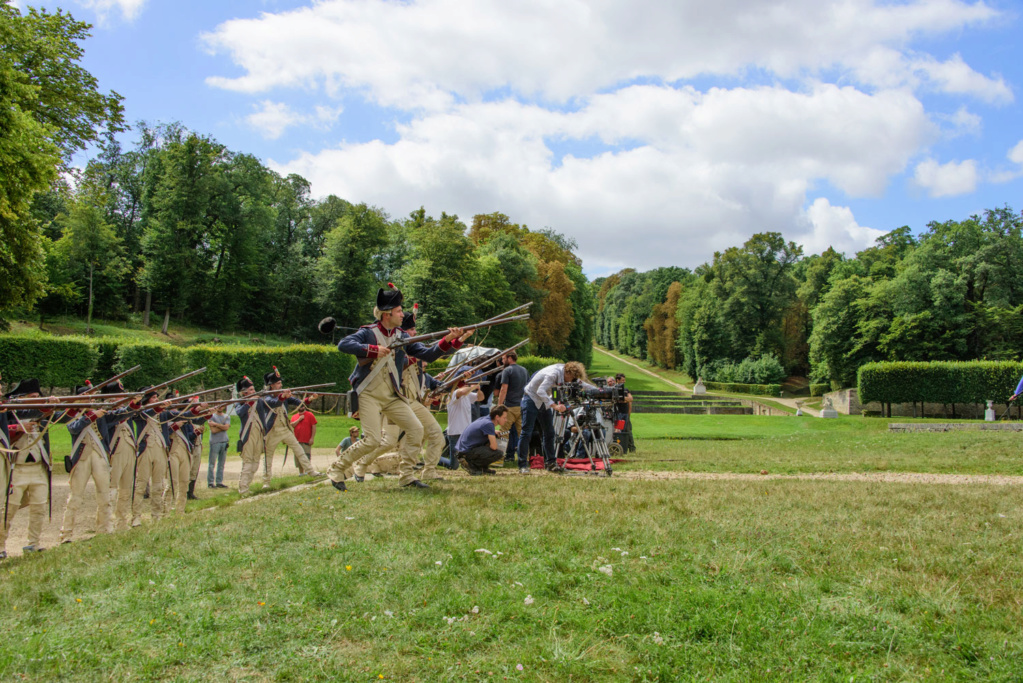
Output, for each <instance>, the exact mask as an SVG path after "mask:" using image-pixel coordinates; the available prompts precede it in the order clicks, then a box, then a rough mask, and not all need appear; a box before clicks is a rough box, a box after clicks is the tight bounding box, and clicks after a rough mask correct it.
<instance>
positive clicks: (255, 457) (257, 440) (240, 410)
mask: <svg viewBox="0 0 1023 683" xmlns="http://www.w3.org/2000/svg"><path fill="white" fill-rule="evenodd" d="M235 389H236V391H237V393H238V395H239V396H241V397H243V398H244V397H250V396H251V397H252V400H251V401H242V402H240V403H238V404H236V405H235V408H234V412H235V415H237V416H238V417H239V419H240V420H241V422H242V427H241V431H240V432H239V433H238V444H237V448H238V454H239V455H240V456H241V459H242V471H241V474H240V475H239V477H238V493H240V494H241V495H242V496H247V495H249V494H250V493H251V492H252V479H253V477H254V476H255V475H256V471H257V470H258V469H259V457H260V456H261V455H263V423H262V422H260V420H259V415H258V414H257V412H256V396H255V394H256V387H255V386H254V385H253V384H252V380H251V379H249V378H248V377H242V378H241V379H240V380H238V382H237V383H236V384H235Z"/></svg>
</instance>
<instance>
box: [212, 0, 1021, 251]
mask: <svg viewBox="0 0 1023 683" xmlns="http://www.w3.org/2000/svg"><path fill="white" fill-rule="evenodd" d="M998 16H999V15H998V13H997V12H996V10H994V9H993V8H991V7H990V6H988V5H987V4H986V3H984V2H969V1H964V0H909V1H908V2H902V3H899V4H892V3H888V2H881V1H880V0H774V1H771V2H768V1H765V0H725V1H722V2H717V3H705V2H702V1H701V0H687V1H675V2H663V1H662V0H639V1H635V0H634V1H631V2H625V1H623V0H594V1H593V2H589V3H582V2H562V3H550V2H547V1H541V0H522V1H521V2H512V3H509V2H506V1H503V0H478V1H477V2H472V3H465V2H460V1H458V0H410V1H408V2H383V1H379V0H317V1H316V2H314V3H313V4H312V5H311V6H310V7H306V8H302V9H297V10H293V11H287V12H280V13H263V14H261V15H260V16H259V17H257V18H252V19H237V20H232V21H228V22H225V23H224V24H221V25H220V26H218V27H217V28H216V29H215V30H214V31H212V32H210V33H208V34H205V35H204V36H203V41H204V42H205V44H206V46H207V47H208V49H209V50H210V51H211V52H214V53H223V54H227V55H229V57H230V59H231V60H232V61H233V62H234V64H236V65H237V66H238V67H240V69H241V75H239V76H234V77H227V76H211V77H210V78H209V79H208V83H210V84H211V85H212V86H214V87H218V88H225V89H230V90H233V91H237V92H242V93H251V94H253V95H258V94H261V93H267V92H270V91H280V90H282V89H289V88H290V89H301V90H303V91H305V92H313V93H316V92H320V91H322V93H323V95H324V97H325V98H326V101H328V102H329V101H333V100H336V98H339V97H341V96H342V95H343V96H344V97H346V98H352V99H363V100H365V101H367V102H371V103H373V104H375V105H380V106H383V107H387V108H392V109H397V110H400V111H404V112H406V113H407V116H405V117H396V118H405V119H407V120H408V123H405V124H402V125H399V126H398V127H397V133H398V139H397V140H396V141H395V142H393V143H385V142H383V141H380V140H371V141H363V142H345V143H342V144H339V145H338V146H336V147H333V148H329V149H323V150H313V151H306V152H303V153H301V154H300V155H299V156H298V157H297V158H295V159H292V160H290V161H287V160H283V161H281V162H279V163H278V164H277V166H278V168H280V169H281V170H283V171H288V172H296V173H301V174H302V175H304V176H305V177H307V178H308V179H309V180H310V181H311V182H312V184H313V188H314V190H315V191H316V192H317V193H319V194H326V193H335V194H338V195H340V196H343V197H345V198H347V199H351V200H355V201H366V202H369V203H372V204H375V205H378V206H382V207H385V208H386V209H388V210H389V211H391V212H392V213H393V214H395V215H402V214H404V213H405V212H407V211H410V210H412V209H415V208H417V207H418V206H420V205H426V207H427V209H428V210H429V211H431V212H433V213H439V212H440V211H441V210H446V211H449V212H450V211H456V212H458V213H459V214H460V215H461V216H462V217H463V218H465V219H468V218H469V217H470V216H471V215H472V214H474V213H479V212H491V211H502V212H504V213H507V214H508V215H510V216H511V217H512V219H513V220H516V221H519V222H525V223H528V224H529V225H531V226H532V227H537V228H538V227H543V226H545V225H549V226H551V227H554V228H556V229H558V230H560V231H562V232H565V233H567V234H569V235H571V236H573V237H575V238H576V239H577V240H578V241H579V243H580V251H581V255H582V256H583V258H584V259H585V260H586V261H587V263H588V265H590V266H591V267H592V266H597V267H611V268H614V267H620V266H622V265H631V266H635V267H640V268H643V267H650V266H656V265H668V264H676V265H687V266H694V265H697V264H699V263H701V262H703V261H705V260H707V259H708V258H709V256H710V254H711V253H712V252H713V251H714V250H715V249H721V248H724V247H727V246H731V245H735V244H740V243H741V242H742V241H744V240H745V239H747V238H748V237H749V236H750V235H751V234H753V233H754V232H762V231H766V230H776V231H780V232H783V233H784V234H785V235H786V236H787V237H788V238H790V239H794V240H797V241H800V242H802V243H804V244H805V245H806V246H807V249H808V251H821V250H823V249H825V248H827V246H829V245H834V246H835V247H836V248H839V249H841V250H843V251H855V250H857V249H862V248H863V247H865V246H867V245H869V244H870V243H871V242H873V240H874V239H875V238H876V237H877V235H879V234H881V233H880V231H878V230H872V229H871V228H866V227H862V226H859V225H858V224H857V223H856V220H855V218H854V217H853V215H852V212H851V211H850V210H849V209H848V208H847V207H843V206H835V205H832V201H831V200H830V199H826V198H823V197H816V196H815V195H818V194H820V193H821V192H823V191H824V190H825V189H826V188H825V187H824V186H823V185H824V182H826V183H827V184H829V185H830V186H832V187H834V188H838V189H839V190H841V191H842V192H844V193H846V194H847V195H849V196H854V197H862V196H877V195H880V194H881V193H883V192H884V190H885V187H886V185H887V183H888V181H889V179H890V178H891V177H892V176H893V175H895V174H898V173H901V172H903V171H904V170H905V169H906V168H907V167H909V166H910V165H911V164H912V163H913V162H914V160H915V158H917V157H918V155H919V154H920V153H921V151H922V150H923V149H925V148H926V146H927V145H928V144H930V143H931V142H932V141H934V140H936V139H937V137H938V135H939V130H938V128H937V126H936V125H935V124H934V123H933V122H932V120H931V117H929V116H928V115H927V113H926V112H925V111H924V107H923V105H922V104H921V102H920V100H919V99H918V97H917V94H916V93H917V91H920V90H924V91H928V92H934V91H937V92H942V93H947V94H948V95H950V96H952V97H960V98H970V99H975V100H979V101H981V102H984V103H994V104H999V103H1005V102H1010V101H1012V100H1013V93H1012V91H1011V89H1010V88H1009V87H1008V85H1007V84H1006V83H1005V82H1004V80H1003V79H1002V78H1001V77H1000V76H998V75H996V74H995V75H985V74H981V73H979V72H977V71H975V70H974V69H973V68H972V67H970V66H969V65H968V64H966V63H965V62H964V61H963V59H962V58H961V57H960V56H959V55H954V56H952V57H951V58H947V59H938V58H935V57H933V56H931V55H928V54H923V53H919V52H917V51H915V50H914V49H913V47H912V45H913V43H914V41H916V40H917V39H919V38H921V37H931V36H937V35H941V34H945V33H948V32H954V31H961V30H963V29H965V28H969V27H975V26H980V25H984V24H985V23H989V22H992V21H993V20H994V19H996V18H997V17H998ZM695 77H708V78H711V79H716V80H717V81H719V82H720V83H721V84H723V87H716V88H709V89H705V90H703V91H700V90H697V89H695V88H692V87H689V86H687V85H685V82H686V81H687V80H689V79H693V78H695ZM764 83H767V84H768V85H764ZM724 86H727V87H724ZM352 109H353V107H352V106H349V107H348V110H349V111H352ZM309 117H310V115H302V114H299V113H296V112H294V111H293V110H292V109H291V108H290V107H289V106H288V105H287V104H284V103H280V102H274V101H271V100H265V99H264V100H262V101H261V102H259V104H258V105H257V109H256V111H255V112H254V113H252V114H250V115H249V116H248V119H247V120H248V122H249V124H250V125H252V126H254V127H256V128H257V129H259V130H260V131H261V132H262V133H263V134H264V135H266V136H267V137H271V138H274V137H279V136H281V135H283V134H284V133H285V131H286V130H287V129H288V128H289V127H291V126H295V125H299V124H303V123H305V124H309V123H311V122H314V121H316V118H315V116H313V118H309ZM951 123H952V125H953V126H954V128H955V132H957V133H962V132H970V131H972V130H977V129H979V125H980V122H979V119H978V118H977V117H976V116H975V115H972V114H969V112H967V111H966V109H965V108H962V109H960V112H959V113H957V114H956V115H955V116H954V117H951ZM320 125H323V124H322V123H320ZM565 145H567V147H565ZM595 147H596V151H594V148H595ZM565 148H571V149H577V150H579V152H578V153H579V156H573V155H571V154H565V155H563V156H559V155H558V154H557V153H556V151H555V150H559V149H565ZM971 164H973V165H972V166H971ZM971 169H972V173H973V180H972V182H973V184H974V186H975V184H976V177H977V170H976V166H975V164H974V162H961V163H960V162H953V163H951V164H945V165H940V164H938V162H935V161H931V160H928V161H925V162H923V163H921V164H919V165H918V166H917V167H916V179H917V182H919V183H920V184H921V186H923V187H925V188H926V189H927V190H928V191H929V192H930V193H931V194H932V195H934V196H943V195H948V194H954V193H958V192H963V191H969V190H968V189H965V188H968V186H969V182H970V181H969V176H970V171H971ZM883 227H888V226H883Z"/></svg>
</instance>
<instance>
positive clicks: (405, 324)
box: [353, 304, 473, 481]
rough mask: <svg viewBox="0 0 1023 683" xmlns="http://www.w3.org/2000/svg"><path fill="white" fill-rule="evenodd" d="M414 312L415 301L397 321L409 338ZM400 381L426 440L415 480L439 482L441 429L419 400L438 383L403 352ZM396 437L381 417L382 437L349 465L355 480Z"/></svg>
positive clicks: (398, 434)
mask: <svg viewBox="0 0 1023 683" xmlns="http://www.w3.org/2000/svg"><path fill="white" fill-rule="evenodd" d="M418 311H419V304H416V305H414V306H413V307H412V311H410V312H409V313H406V314H405V316H404V318H403V319H402V322H401V329H402V330H403V331H404V332H405V333H407V334H408V335H409V336H410V337H414V336H416V314H417V313H418ZM472 334H473V332H471V331H470V332H466V333H465V334H463V335H462V336H461V337H459V338H458V340H457V343H458V345H459V346H461V345H462V344H464V343H465V340H466V339H468V338H469V337H470V336H472ZM401 382H402V391H403V392H404V394H405V397H406V398H408V400H409V406H410V407H411V408H412V412H413V413H415V415H416V418H417V419H418V420H419V424H420V425H421V426H422V427H423V433H424V438H425V439H426V443H425V448H424V455H423V469H422V471H421V472H420V473H419V480H420V481H443V478H442V477H441V476H440V475H439V474H437V463H438V462H440V457H441V454H442V453H443V452H444V445H445V441H444V430H443V429H442V428H441V426H440V424H438V423H437V418H435V417H434V416H433V413H431V412H430V409H429V408H427V407H426V405H424V403H423V400H424V399H425V398H426V396H427V393H428V392H429V391H431V390H433V389H436V388H437V387H438V386H440V383H439V382H438V381H437V380H436V379H434V378H433V377H432V376H431V375H429V374H428V373H427V372H426V363H424V362H423V361H422V360H419V359H418V358H415V357H413V356H409V355H407V354H406V358H405V368H404V371H403V372H402V375H401ZM400 439H401V430H400V429H399V428H398V426H397V425H392V424H391V423H390V421H389V420H385V427H384V437H383V439H382V441H381V443H380V446H379V447H377V449H376V450H374V451H373V452H372V453H369V454H367V455H366V456H365V457H363V458H362V459H361V460H359V462H357V463H355V466H354V467H353V469H354V475H355V481H363V479H364V478H365V476H366V468H367V467H369V466H370V465H371V464H372V463H373V461H374V460H376V459H377V458H378V457H380V456H381V455H383V454H384V453H389V452H390V451H392V450H395V449H396V448H397V446H398V443H399V440H400Z"/></svg>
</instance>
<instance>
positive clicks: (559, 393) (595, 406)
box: [551, 380, 625, 476]
mask: <svg viewBox="0 0 1023 683" xmlns="http://www.w3.org/2000/svg"><path fill="white" fill-rule="evenodd" d="M551 397H552V398H553V399H554V400H555V401H557V402H559V403H563V404H564V405H565V407H566V410H565V412H564V413H562V414H561V415H559V416H557V418H556V419H555V434H556V435H557V436H556V437H555V438H556V440H555V450H556V451H557V452H558V453H562V452H563V451H564V454H565V458H566V459H569V460H571V459H575V458H580V459H581V458H586V459H588V460H589V461H590V471H591V472H592V473H594V474H596V473H598V471H599V470H598V469H597V465H596V461H597V460H598V459H599V460H601V461H603V472H604V474H606V475H607V476H611V451H610V448H611V446H612V443H613V437H614V422H613V420H612V419H611V415H612V414H613V413H612V411H613V407H614V405H615V403H618V402H620V401H623V400H624V399H625V388H624V387H620V386H617V385H615V386H610V387H609V386H603V387H600V386H597V387H594V386H590V385H585V384H583V383H582V382H580V381H578V380H576V381H574V382H566V383H564V384H559V385H557V386H556V387H554V390H553V391H552V392H551ZM566 439H567V443H566Z"/></svg>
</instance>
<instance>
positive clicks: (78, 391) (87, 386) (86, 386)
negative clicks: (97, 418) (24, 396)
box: [26, 380, 92, 396]
mask: <svg viewBox="0 0 1023 683" xmlns="http://www.w3.org/2000/svg"><path fill="white" fill-rule="evenodd" d="M91 390H92V382H90V381H89V380H85V384H83V385H81V386H78V387H75V395H76V396H78V395H80V394H84V393H85V392H87V391H91ZM26 393H27V392H26Z"/></svg>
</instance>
